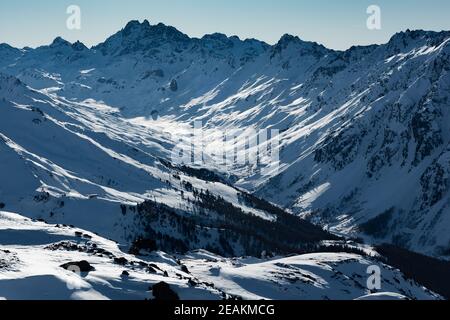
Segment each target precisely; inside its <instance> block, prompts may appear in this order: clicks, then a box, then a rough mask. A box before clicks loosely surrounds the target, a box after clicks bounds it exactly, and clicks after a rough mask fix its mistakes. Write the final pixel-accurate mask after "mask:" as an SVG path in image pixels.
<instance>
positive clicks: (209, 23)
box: [0, 0, 450, 49]
mask: <svg viewBox="0 0 450 320" xmlns="http://www.w3.org/2000/svg"><path fill="white" fill-rule="evenodd" d="M72 4H75V5H78V6H80V8H81V10H82V25H81V26H82V28H81V30H79V31H73V30H72V31H71V30H68V29H67V28H66V20H67V17H68V15H67V14H66V8H67V7H68V6H69V5H72ZM371 4H376V5H378V6H380V7H381V10H382V29H381V30H374V31H370V30H368V29H367V27H366V20H367V17H368V15H367V13H366V9H367V7H368V6H369V5H371ZM449 16H450V1H448V0H428V1H425V0H422V1H419V0H339V1H338V0H169V1H168V0H126V1H124V0H120V1H119V0H112V1H111V0H70V1H69V0H39V1H36V0H14V1H1V3H0V43H2V42H6V43H9V44H11V45H14V46H17V47H23V46H31V47H36V46H39V45H42V44H48V43H50V42H51V41H52V40H53V39H54V38H55V37H56V36H62V37H63V38H65V39H67V40H69V41H72V42H73V41H75V40H81V41H82V42H84V43H85V44H86V45H89V46H90V45H94V44H97V43H99V42H102V41H103V40H104V39H105V38H106V37H108V36H109V35H111V34H113V33H115V32H116V31H118V30H120V29H121V28H122V27H123V26H124V25H125V24H126V23H127V22H128V21H129V20H132V19H139V20H143V19H148V20H149V21H150V23H152V24H155V23H158V22H163V23H165V24H169V25H173V26H175V27H176V28H178V29H179V30H181V31H183V32H184V33H187V34H188V35H190V36H196V37H200V36H202V35H204V34H206V33H213V32H222V33H225V34H227V35H238V36H239V37H241V38H257V39H261V40H264V41H266V42H268V43H275V42H276V41H277V40H278V39H279V38H280V37H281V36H282V35H283V34H284V33H290V34H294V35H298V36H299V37H300V38H302V39H304V40H313V41H317V42H319V43H322V44H324V45H326V46H327V47H330V48H334V49H346V48H348V47H350V46H352V45H357V44H358V45H366V44H372V43H383V42H387V41H388V39H389V38H390V37H391V36H392V35H393V34H394V33H396V32H398V31H401V30H406V29H408V28H409V29H427V30H450V19H449Z"/></svg>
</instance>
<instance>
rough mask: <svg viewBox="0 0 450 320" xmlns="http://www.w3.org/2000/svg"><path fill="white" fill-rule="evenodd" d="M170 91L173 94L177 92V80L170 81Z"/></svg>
mask: <svg viewBox="0 0 450 320" xmlns="http://www.w3.org/2000/svg"><path fill="white" fill-rule="evenodd" d="M169 87H170V90H172V91H173V92H175V91H178V82H177V80H175V79H173V80H172V81H170V85H169Z"/></svg>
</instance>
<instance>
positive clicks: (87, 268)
mask: <svg viewBox="0 0 450 320" xmlns="http://www.w3.org/2000/svg"><path fill="white" fill-rule="evenodd" d="M60 267H61V268H63V269H66V270H72V271H73V270H79V271H80V272H91V271H95V268H94V267H93V266H91V265H90V263H89V262H87V261H85V260H83V261H78V262H68V263H65V264H63V265H61V266H60Z"/></svg>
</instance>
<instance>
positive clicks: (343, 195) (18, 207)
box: [0, 21, 450, 299]
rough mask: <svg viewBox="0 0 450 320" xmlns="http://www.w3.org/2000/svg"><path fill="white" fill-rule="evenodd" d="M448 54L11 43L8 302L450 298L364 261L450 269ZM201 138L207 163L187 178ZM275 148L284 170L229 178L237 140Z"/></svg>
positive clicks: (174, 42) (130, 33) (230, 40)
mask: <svg viewBox="0 0 450 320" xmlns="http://www.w3.org/2000/svg"><path fill="white" fill-rule="evenodd" d="M449 41H450V33H448V32H441V33H435V32H425V31H407V32H402V33H399V34H396V35H395V36H394V37H393V38H392V39H391V41H390V42H389V43H388V44H386V45H380V46H368V47H354V48H351V49H349V50H347V51H342V52H341V51H334V50H330V49H327V48H325V47H323V46H321V45H319V44H316V43H310V42H304V41H302V40H300V39H299V38H297V37H293V36H290V35H285V36H283V38H282V39H281V40H280V41H279V42H278V43H277V44H276V45H274V46H270V45H268V44H266V43H263V42H261V41H258V40H254V39H250V40H240V39H239V38H237V37H226V36H224V35H222V34H212V35H207V36H205V37H203V38H201V39H196V38H189V37H188V36H186V35H184V34H183V33H182V32H180V31H178V30H176V29H175V28H173V27H170V26H165V25H163V24H158V25H151V24H150V23H148V22H147V21H144V22H142V23H140V22H138V21H131V22H130V23H128V24H127V26H126V27H125V28H124V29H123V30H121V31H119V32H118V33H117V34H115V35H113V36H111V37H110V38H108V39H107V40H106V41H105V42H104V43H101V44H99V45H97V46H95V47H93V48H87V47H85V46H84V45H83V44H82V43H80V42H76V43H73V44H72V43H69V42H67V41H65V40H63V39H61V38H57V39H55V41H54V42H53V43H52V44H50V45H48V46H42V47H39V48H36V49H31V48H24V49H16V48H13V47H10V46H9V45H6V44H1V45H0V178H1V181H2V184H1V186H0V210H1V211H2V213H1V214H0V298H2V297H3V298H6V299H26V298H31V299H41V298H44V299H47V298H48V299H146V298H147V299H151V298H152V294H151V291H150V289H151V287H152V286H153V285H154V284H157V283H159V282H164V283H167V284H169V285H170V287H171V288H172V289H173V290H174V291H175V292H176V293H177V294H178V296H179V297H180V298H182V299H223V298H230V299H231V298H243V299H358V298H362V299H376V298H401V299H439V298H440V297H439V296H438V295H437V294H434V293H432V292H431V291H429V290H427V289H425V288H423V286H422V285H421V284H417V283H416V282H414V281H412V280H410V279H407V277H405V276H404V275H403V274H402V272H401V271H399V270H396V269H394V268H392V267H389V266H388V265H386V264H385V263H383V259H382V258H381V257H380V256H379V255H378V254H377V253H376V250H375V249H370V248H371V246H370V245H375V244H380V243H384V242H389V243H393V244H395V245H397V246H400V247H404V248H407V249H410V250H414V251H418V252H421V253H425V254H428V255H431V256H434V257H438V258H442V259H448V258H449V257H450V256H449V254H450V207H449V205H450V202H449V199H450V197H449V189H450V180H449V178H448V177H449V174H450V162H449V159H450V158H449V154H450V153H449V152H450V151H449V146H450V134H449V129H450V128H449V125H448V124H449V123H450V118H449V111H448V108H449V103H450V101H449V92H450V90H449V89H450V73H449V71H450V42H449ZM196 122H197V123H198V122H201V123H202V125H203V138H204V140H205V141H204V143H205V144H206V145H207V147H208V151H209V153H208V155H207V156H206V155H204V161H203V162H202V163H192V164H189V165H180V164H177V163H174V162H173V156H174V151H173V150H174V149H176V147H177V146H178V145H179V143H180V141H181V142H182V143H186V141H188V139H189V138H190V137H191V135H192V132H193V125H194V123H196ZM265 129H269V130H270V129H276V130H279V132H280V136H279V140H280V141H279V146H278V149H277V151H278V152H279V155H280V158H279V163H278V164H279V170H263V169H267V166H269V165H270V164H268V163H258V165H256V164H250V163H227V164H226V165H222V164H221V163H220V161H217V160H220V156H216V155H217V154H219V155H221V152H223V150H234V149H235V148H236V144H245V143H246V142H245V141H244V142H242V141H241V142H239V141H238V142H236V141H231V142H224V143H222V142H221V138H222V134H223V133H224V132H227V131H228V132H238V131H245V132H250V134H253V133H254V132H257V131H258V130H265ZM268 143H270V139H269V142H268ZM194 153H195V151H194ZM215 156H216V158H214V157H215ZM11 212H13V213H14V214H13V213H11ZM76 234H78V236H77V235H76ZM80 234H81V236H80ZM83 235H89V236H88V237H83ZM344 238H345V239H344ZM356 238H358V239H356ZM106 239H110V240H106ZM349 239H353V240H356V241H357V242H358V243H359V242H362V241H363V240H364V241H365V242H366V243H368V244H369V245H362V244H356V242H353V241H351V243H354V245H355V246H356V249H355V250H346V249H348V245H347V244H348V242H349ZM330 241H331V242H333V243H336V244H338V245H339V246H341V247H342V252H336V250H335V248H334V249H333V250H327V246H326V245H324V243H328V242H330ZM364 250H369V253H368V254H363V252H364ZM263 252H264V253H265V254H264V255H263V256H262V253H263ZM266 255H267V256H268V257H267V256H266ZM288 255H289V256H288ZM286 256H288V257H286ZM252 257H253V258H252ZM119 258H125V259H119ZM125 260H126V262H124V261H125ZM76 261H78V262H79V261H87V262H88V263H89V264H90V265H92V266H93V268H94V269H93V270H92V271H89V272H87V273H86V274H82V276H81V277H80V276H79V275H77V274H72V273H71V272H70V271H68V270H65V269H64V268H62V267H61V266H62V265H63V264H67V263H71V262H76ZM150 264H152V265H153V267H151V266H150ZM155 265H156V267H155ZM370 265H381V266H382V274H383V277H382V290H379V291H378V292H371V291H370V290H368V289H367V287H366V280H367V277H368V274H367V267H368V266H370ZM186 269H188V270H189V271H188V272H186V271H187V270H186ZM183 270H184V271H183ZM124 271H126V274H128V275H127V276H125V275H123V274H122V272H124ZM73 281H75V282H76V283H78V284H79V288H78V289H73V288H72V289H71V286H70V284H71V283H72V282H73ZM36 284H46V285H45V287H46V290H47V291H46V292H37V291H36V290H35V289H32V288H35V287H40V286H36ZM68 284H69V286H67V285H68ZM211 284H214V285H211Z"/></svg>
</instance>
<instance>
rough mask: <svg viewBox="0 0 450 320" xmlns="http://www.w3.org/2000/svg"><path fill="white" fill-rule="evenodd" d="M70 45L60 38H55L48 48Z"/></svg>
mask: <svg viewBox="0 0 450 320" xmlns="http://www.w3.org/2000/svg"><path fill="white" fill-rule="evenodd" d="M71 45H72V44H71V43H70V42H69V41H67V40H64V39H63V38H61V37H56V38H55V40H53V42H52V43H51V44H50V47H56V46H71Z"/></svg>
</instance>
